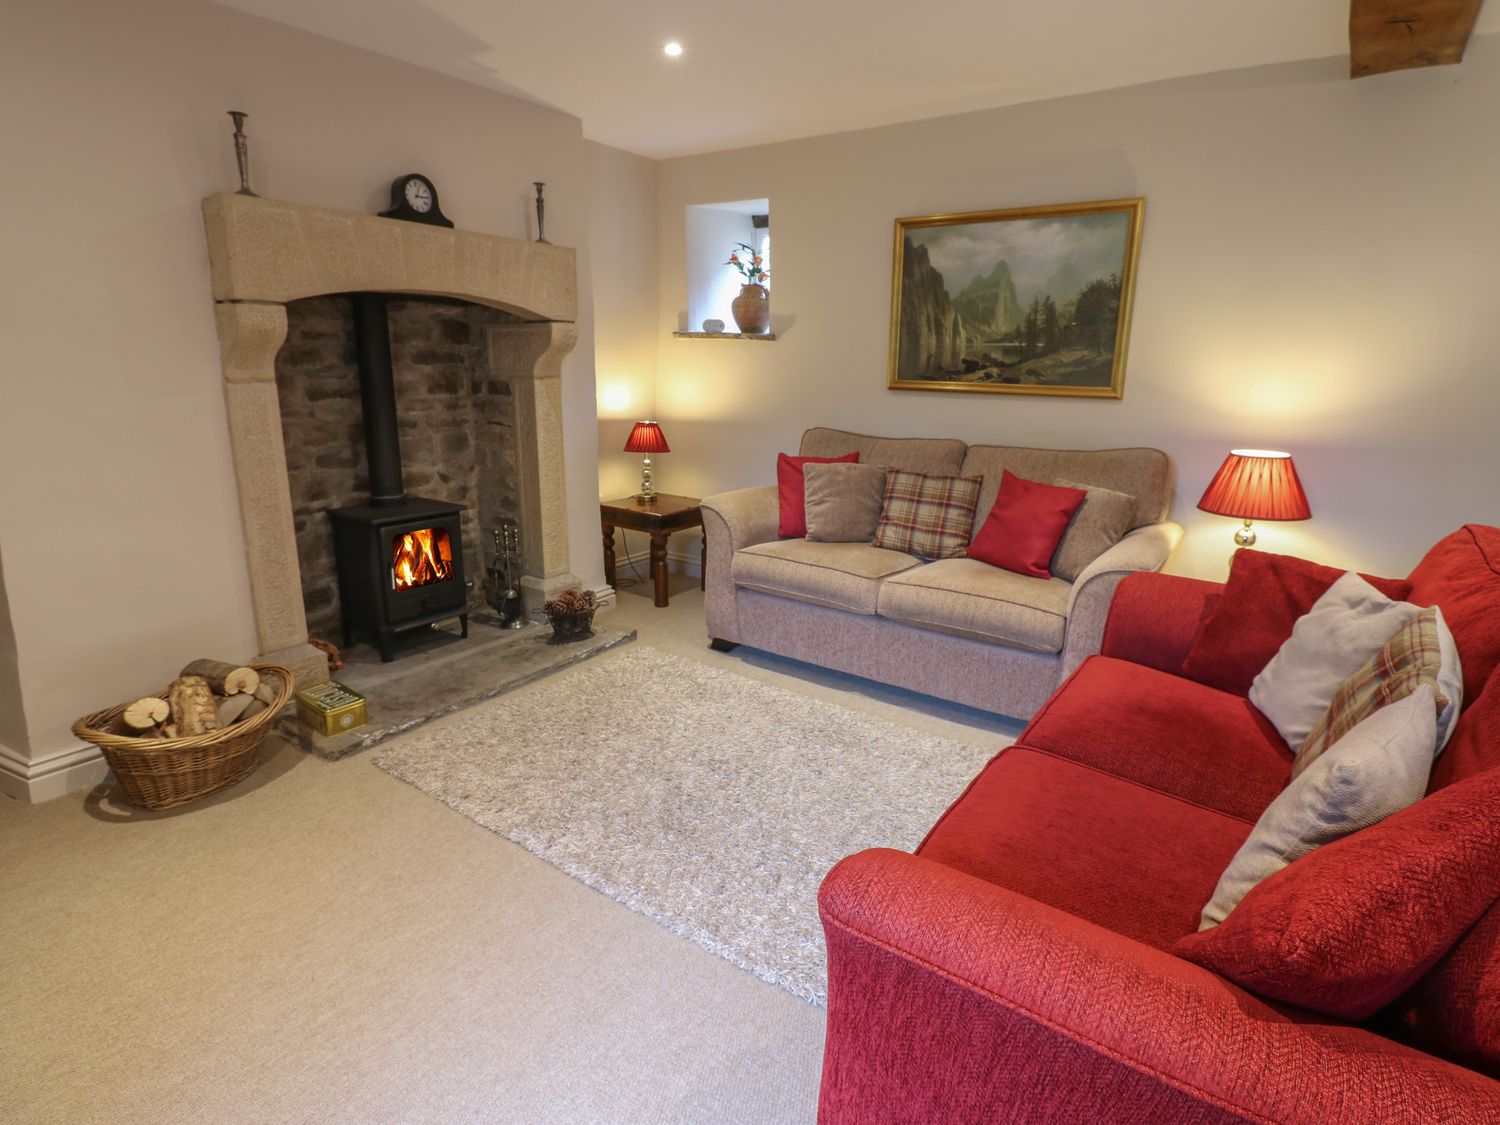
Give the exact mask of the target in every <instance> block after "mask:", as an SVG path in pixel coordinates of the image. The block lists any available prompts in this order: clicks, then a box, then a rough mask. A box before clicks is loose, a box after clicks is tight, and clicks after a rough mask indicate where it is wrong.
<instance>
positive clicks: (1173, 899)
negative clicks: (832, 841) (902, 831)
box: [917, 746, 1250, 949]
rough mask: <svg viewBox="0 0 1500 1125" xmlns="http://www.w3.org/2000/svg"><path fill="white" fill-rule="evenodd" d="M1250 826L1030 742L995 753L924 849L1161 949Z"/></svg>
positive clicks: (1186, 921) (1181, 932)
mask: <svg viewBox="0 0 1500 1125" xmlns="http://www.w3.org/2000/svg"><path fill="white" fill-rule="evenodd" d="M1249 832H1250V826H1249V825H1248V824H1246V823H1244V822H1243V821H1241V820H1237V819H1235V818H1233V817H1229V816H1225V815H1223V814H1222V813H1217V812H1214V811H1212V810H1210V809H1204V808H1201V807H1199V806H1196V805H1192V804H1189V803H1187V802H1185V801H1180V800H1178V799H1177V798H1175V797H1169V796H1167V795H1166V794H1163V793H1159V792H1157V791H1155V790H1153V789H1147V788H1145V787H1143V786H1140V785H1136V784H1135V783H1134V782H1130V781H1125V780H1123V779H1121V778H1118V777H1113V776H1111V775H1109V774H1107V773H1104V772H1102V771H1100V770H1097V769H1093V768H1092V767H1089V766H1085V765H1080V764H1079V763H1077V762H1070V761H1067V760H1065V759H1063V758H1058V757H1056V756H1054V755H1051V754H1045V753H1042V752H1041V751H1038V750H1032V749H1028V748H1026V747H1023V746H1014V747H1011V748H1010V749H1008V750H1004V751H1002V752H1001V753H1000V755H999V756H998V757H997V758H995V759H994V760H993V761H991V762H990V764H989V765H988V766H986V767H985V769H984V772H982V773H981V774H980V775H979V776H978V777H977V778H975V779H974V781H973V782H972V783H971V784H970V786H969V788H968V789H967V790H966V791H965V792H964V795H963V796H962V797H960V798H959V799H958V800H957V801H956V802H955V803H954V804H953V806H952V807H951V808H950V809H949V810H948V811H947V812H946V813H944V814H943V818H942V819H941V820H939V821H938V823H937V825H936V826H935V827H934V828H933V830H932V831H931V832H930V833H929V834H928V836H927V839H926V840H925V841H923V843H922V846H921V847H920V848H919V849H918V850H917V854H918V855H920V856H922V857H923V858H924V859H930V860H933V861H935V862H937V863H941V864H944V865H946V866H948V867H953V868H956V869H957V870H959V871H963V872H965V873H967V874H969V875H974V876H977V877H978V878H980V879H984V880H986V881H988V882H991V883H995V884H998V885H1000V886H1003V887H1005V888H1007V889H1009V890H1012V891H1015V892H1017V893H1018V894H1023V895H1026V896H1027V897H1028V898H1033V899H1036V900H1038V901H1040V902H1045V903H1047V904H1048V905H1049V906H1055V907H1057V908H1058V909H1059V910H1065V911H1067V912H1068V913H1069V914H1072V915H1075V916H1076V917H1079V918H1084V919H1087V920H1088V921H1090V922H1094V923H1096V924H1098V925H1101V926H1104V927H1106V928H1108V929H1111V930H1114V931H1115V932H1116V933H1120V934H1125V935H1126V936H1128V937H1132V938H1135V939H1136V940H1137V941H1142V942H1145V943H1146V944H1148V945H1152V946H1155V947H1157V948H1158V949H1163V948H1166V947H1167V946H1169V945H1171V944H1172V943H1173V942H1175V941H1177V940H1178V939H1179V938H1182V937H1184V936H1185V935H1187V934H1190V933H1192V932H1194V931H1195V930H1197V928H1198V913H1199V911H1200V910H1202V908H1203V904H1204V903H1205V902H1207V901H1208V898H1209V896H1210V895H1212V894H1213V890H1214V886H1215V884H1216V883H1217V882H1218V879H1219V876H1220V874H1222V873H1223V870H1224V868H1225V867H1226V866H1227V865H1228V863H1229V861H1230V859H1231V858H1233V856H1234V854H1235V852H1236V851H1237V850H1238V849H1239V846H1240V844H1242V843H1243V842H1244V840H1245V837H1246V836H1247V835H1249Z"/></svg>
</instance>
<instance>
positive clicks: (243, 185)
mask: <svg viewBox="0 0 1500 1125" xmlns="http://www.w3.org/2000/svg"><path fill="white" fill-rule="evenodd" d="M229 116H230V117H232V118H233V119H234V159H235V160H236V161H237V162H238V163H239V166H240V190H239V191H238V192H236V193H235V194H236V195H255V194H256V193H255V192H253V191H251V190H250V145H249V142H248V141H246V140H245V118H247V117H249V116H250V115H249V114H248V113H245V112H243V111H242V110H238V109H231V110H230V111H229ZM256 197H257V198H259V196H256Z"/></svg>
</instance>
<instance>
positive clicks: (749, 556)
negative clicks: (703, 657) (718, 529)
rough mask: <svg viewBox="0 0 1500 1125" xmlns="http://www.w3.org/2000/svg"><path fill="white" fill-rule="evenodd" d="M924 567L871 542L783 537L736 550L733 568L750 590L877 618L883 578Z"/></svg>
mask: <svg viewBox="0 0 1500 1125" xmlns="http://www.w3.org/2000/svg"><path fill="white" fill-rule="evenodd" d="M918 565H920V564H919V561H918V560H917V559H914V558H912V556H910V555H903V554H902V553H901V552H900V551H885V550H882V549H881V548H879V547H872V546H870V545H869V544H868V543H814V542H810V541H808V540H806V539H781V540H776V541H774V542H770V543H757V544H755V545H754V546H752V547H745V548H744V549H743V550H739V551H736V552H735V554H734V560H733V561H732V562H731V563H730V568H729V570H730V576H731V577H732V578H733V579H734V584H735V585H736V586H742V587H744V588H745V589H748V590H759V591H761V592H762V593H766V594H777V595H780V596H781V597H784V598H794V599H796V600H797V601H803V602H812V603H813V604H814V605H823V606H828V607H830V608H831V609H842V610H847V611H849V612H850V613H862V614H866V615H870V616H873V615H874V613H875V602H876V596H877V594H878V593H879V590H880V583H881V580H882V579H884V578H887V577H889V576H890V575H892V574H899V573H900V572H901V571H903V570H909V569H911V568H912V567H914V566H918Z"/></svg>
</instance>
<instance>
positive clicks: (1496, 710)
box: [1427, 614, 1500, 793]
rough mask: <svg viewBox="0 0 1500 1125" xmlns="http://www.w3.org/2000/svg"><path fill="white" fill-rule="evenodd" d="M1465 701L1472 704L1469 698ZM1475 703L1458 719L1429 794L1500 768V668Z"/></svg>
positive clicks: (1440, 755) (1434, 772) (1492, 673)
mask: <svg viewBox="0 0 1500 1125" xmlns="http://www.w3.org/2000/svg"><path fill="white" fill-rule="evenodd" d="M1446 618H1447V615H1446V614H1444V619H1445V620H1446ZM1464 702H1465V703H1468V702H1470V699H1469V697H1468V696H1465V699H1464ZM1472 702H1473V704H1474V705H1473V706H1472V707H1466V708H1465V709H1464V713H1463V714H1462V715H1461V716H1459V720H1458V725H1457V726H1456V727H1454V728H1453V737H1452V738H1451V739H1449V740H1448V746H1447V749H1445V750H1444V751H1443V752H1442V753H1441V754H1439V755H1438V760H1437V762H1436V763H1435V764H1434V765H1433V767H1432V780H1431V781H1430V782H1429V783H1428V786H1427V791H1428V792H1429V793H1434V792H1436V791H1437V790H1439V789H1442V788H1443V787H1445V786H1448V785H1452V784H1453V783H1454V782H1455V781H1462V780H1463V779H1464V778H1466V777H1473V776H1474V775H1475V774H1476V773H1483V772H1484V771H1485V770H1487V769H1491V768H1492V767H1494V766H1500V668H1497V669H1496V670H1495V671H1493V672H1491V673H1490V678H1489V680H1488V682H1487V683H1486V684H1485V686H1484V689H1483V690H1482V691H1481V692H1480V693H1479V697H1478V698H1477V699H1475V700H1473V701H1472Z"/></svg>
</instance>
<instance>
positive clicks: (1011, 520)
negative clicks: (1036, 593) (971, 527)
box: [969, 469, 1088, 578]
mask: <svg viewBox="0 0 1500 1125" xmlns="http://www.w3.org/2000/svg"><path fill="white" fill-rule="evenodd" d="M1087 496H1088V492H1086V491H1085V490H1084V489H1082V488H1059V487H1058V486H1057V485H1055V484H1042V483H1041V482H1040V481H1034V480H1027V479H1026V478H1025V477H1018V476H1016V474H1015V473H1013V472H1011V471H1010V470H1009V469H1006V470H1005V471H1004V472H1003V473H1002V474H1001V476H1000V491H999V492H998V493H996V494H995V506H994V507H993V508H991V509H990V514H989V515H988V516H986V517H985V521H984V526H983V527H981V528H980V529H979V534H978V535H976V536H974V541H973V542H972V543H970V544H969V558H971V559H978V560H979V561H980V562H986V563H989V564H990V565H991V566H998V567H1000V568H1001V569H1002V570H1013V571H1015V572H1016V573H1017V574H1027V575H1030V576H1031V577H1032V578H1050V577H1052V570H1051V566H1050V564H1051V562H1052V555H1053V553H1054V552H1055V551H1056V550H1057V545H1058V543H1060V542H1061V541H1062V537H1063V532H1064V531H1066V530H1068V521H1069V520H1070V519H1072V518H1073V513H1074V512H1076V511H1078V506H1079V505H1080V504H1082V503H1083V501H1084V499H1085V498H1086V497H1087Z"/></svg>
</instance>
